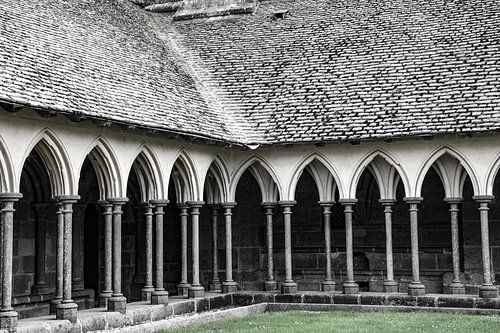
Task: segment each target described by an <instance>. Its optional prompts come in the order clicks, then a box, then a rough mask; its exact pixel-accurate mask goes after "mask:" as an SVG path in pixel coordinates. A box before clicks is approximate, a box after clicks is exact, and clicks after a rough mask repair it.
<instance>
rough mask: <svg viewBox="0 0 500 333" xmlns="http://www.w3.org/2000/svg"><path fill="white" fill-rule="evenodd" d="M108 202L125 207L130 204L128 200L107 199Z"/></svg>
mask: <svg viewBox="0 0 500 333" xmlns="http://www.w3.org/2000/svg"><path fill="white" fill-rule="evenodd" d="M106 201H108V202H109V203H111V204H113V205H124V204H126V203H127V202H128V198H106Z"/></svg>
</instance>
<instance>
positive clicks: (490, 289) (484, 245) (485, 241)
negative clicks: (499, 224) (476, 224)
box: [473, 196, 498, 298]
mask: <svg viewBox="0 0 500 333" xmlns="http://www.w3.org/2000/svg"><path fill="white" fill-rule="evenodd" d="M473 199H474V200H476V201H477V202H478V203H479V217H480V223H481V253H482V259H483V284H482V286H480V287H479V296H480V297H483V298H494V297H497V296H498V289H497V287H496V286H494V285H493V283H492V280H491V266H490V265H491V264H490V232H489V227H488V224H489V221H488V210H489V208H488V204H489V203H490V202H492V201H493V199H494V197H493V196H474V197H473Z"/></svg>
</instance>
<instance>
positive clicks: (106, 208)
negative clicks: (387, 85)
mask: <svg viewBox="0 0 500 333" xmlns="http://www.w3.org/2000/svg"><path fill="white" fill-rule="evenodd" d="M98 204H99V205H100V206H101V208H102V215H103V217H104V290H103V291H102V292H101V294H100V295H99V306H101V307H107V306H108V300H109V298H110V297H111V295H112V294H113V286H112V277H113V271H112V262H113V242H112V235H113V212H112V210H113V205H112V204H110V203H109V202H107V201H104V200H102V201H99V202H98Z"/></svg>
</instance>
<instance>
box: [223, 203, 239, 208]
mask: <svg viewBox="0 0 500 333" xmlns="http://www.w3.org/2000/svg"><path fill="white" fill-rule="evenodd" d="M220 205H221V206H222V208H224V209H227V208H234V207H236V205H237V204H236V202H221V204H220Z"/></svg>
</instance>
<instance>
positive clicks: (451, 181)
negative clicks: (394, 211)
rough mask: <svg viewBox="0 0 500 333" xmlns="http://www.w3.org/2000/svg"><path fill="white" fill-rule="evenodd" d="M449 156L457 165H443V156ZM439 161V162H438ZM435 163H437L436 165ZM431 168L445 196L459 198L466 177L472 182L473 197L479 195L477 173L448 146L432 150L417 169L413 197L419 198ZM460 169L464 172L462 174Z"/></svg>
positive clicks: (458, 153) (460, 155)
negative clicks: (438, 179) (436, 174)
mask: <svg viewBox="0 0 500 333" xmlns="http://www.w3.org/2000/svg"><path fill="white" fill-rule="evenodd" d="M445 155H449V156H451V157H452V158H454V159H455V160H456V161H457V162H458V163H456V165H455V166H451V167H449V166H446V165H444V164H443V163H444V162H443V159H442V158H443V156H445ZM440 159H441V161H439V160H440ZM436 162H437V163H436ZM431 167H434V169H435V170H436V171H437V173H438V175H439V177H440V178H441V181H442V182H443V186H444V188H445V193H446V196H448V195H450V196H451V197H453V196H461V195H462V190H463V185H464V183H465V180H466V178H467V176H469V178H470V180H471V182H472V188H473V190H474V194H475V195H479V194H480V188H479V182H478V177H477V173H476V172H475V170H474V169H473V168H472V166H471V164H470V163H469V161H468V160H467V159H466V158H465V157H464V156H463V155H462V154H461V153H460V152H459V151H457V150H456V149H454V148H452V147H450V146H441V147H439V148H437V149H436V150H434V151H433V152H432V153H431V154H430V155H429V156H428V157H427V158H426V159H425V162H424V163H423V164H422V166H421V167H420V169H419V172H418V173H417V178H416V183H415V196H417V197H419V196H420V195H421V192H422V184H423V182H424V179H425V176H426V175H427V172H428V171H429V169H430V168H431ZM461 168H463V170H464V171H465V172H464V173H462V171H461Z"/></svg>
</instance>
